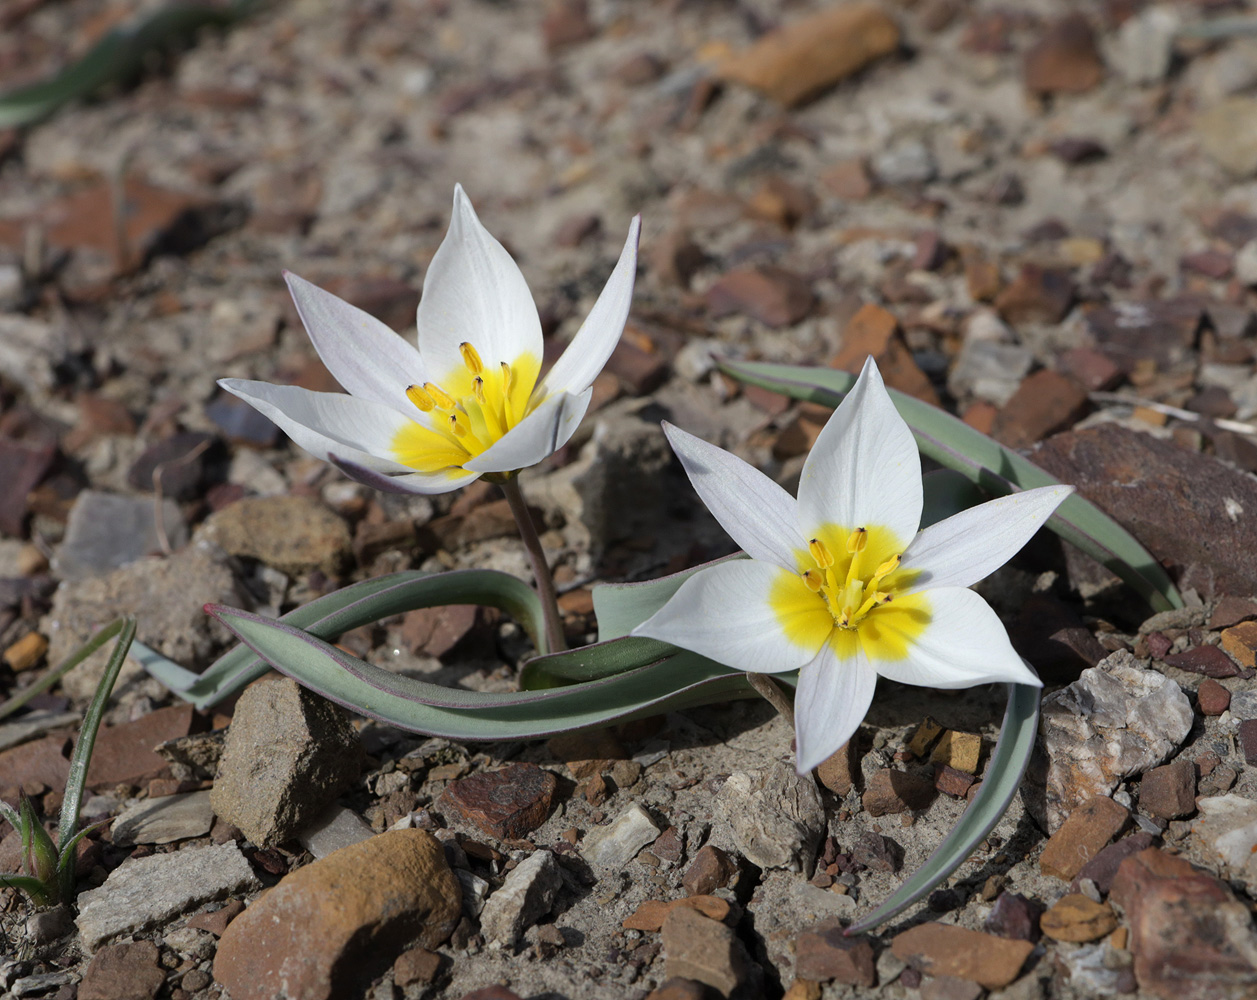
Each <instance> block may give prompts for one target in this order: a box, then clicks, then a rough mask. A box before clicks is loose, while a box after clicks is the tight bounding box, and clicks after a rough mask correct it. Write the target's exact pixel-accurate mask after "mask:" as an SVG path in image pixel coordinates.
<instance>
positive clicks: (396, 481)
mask: <svg viewBox="0 0 1257 1000" xmlns="http://www.w3.org/2000/svg"><path fill="white" fill-rule="evenodd" d="M327 460H328V461H329V462H331V463H332V464H333V465H334V466H336V468H338V469H340V471H341V472H343V473H344V474H345V475H347V476H348V477H349V478H350V479H355V480H357V481H358V482H360V483H362V484H363V485H364V486H370V487H371V488H372V489H373V490H379V491H380V492H381V493H422V494H426V495H432V494H435V493H449V492H451V491H453V490H456V489H458V488H460V487H462V486H466V485H467V484H468V483H470V482H472V481H474V480H476V479H479V478H480V473H478V472H463V471H462V470H461V469H459V470H454V471H452V472H411V473H408V474H406V475H404V476H387V475H385V474H384V473H382V472H375V471H373V470H371V469H368V468H367V467H366V466H365V465H359V464H358V463H357V462H354V461H351V460H350V459H347V458H341V457H340V455H338V454H336V453H335V452H333V453H332V454H330V455H328V457H327Z"/></svg>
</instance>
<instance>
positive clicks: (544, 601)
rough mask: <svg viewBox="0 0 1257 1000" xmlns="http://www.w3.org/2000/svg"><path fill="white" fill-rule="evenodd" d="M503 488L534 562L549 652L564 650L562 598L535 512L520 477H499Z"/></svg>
mask: <svg viewBox="0 0 1257 1000" xmlns="http://www.w3.org/2000/svg"><path fill="white" fill-rule="evenodd" d="M498 485H499V486H501V487H502V492H503V493H505V494H506V502H507V503H508V504H510V505H511V513H512V514H514V515H515V523H516V524H518V525H519V536H520V538H522V539H523V542H524V549H525V550H526V551H527V552H528V559H529V561H530V562H531V563H532V575H533V579H535V580H536V581H537V595H538V596H539V597H540V598H541V610H542V611H543V612H544V613H545V618H546V645H547V646H549V649H548V650H547V652H550V653H561V652H563V650H565V649H567V642H566V641H565V640H564V638H563V619H562V617H561V616H560V615H559V599H558V595H557V594H556V593H555V591H554V577H552V576H551V575H550V566H549V564H548V563H547V562H546V554H545V552H544V551H542V548H541V539H540V538H539V537H538V536H537V526H536V525H535V524H533V520H532V515H531V514H529V513H528V504H527V503H525V502H524V494H523V491H522V490H520V488H519V477H518V476H516V475H509V476H504V477H503V478H502V479H499V480H498Z"/></svg>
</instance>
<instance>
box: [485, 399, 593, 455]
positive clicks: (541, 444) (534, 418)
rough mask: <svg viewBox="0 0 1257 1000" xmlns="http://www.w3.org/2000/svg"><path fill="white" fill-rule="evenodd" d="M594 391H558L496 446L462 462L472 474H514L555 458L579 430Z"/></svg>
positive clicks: (503, 436) (506, 434) (513, 428)
mask: <svg viewBox="0 0 1257 1000" xmlns="http://www.w3.org/2000/svg"><path fill="white" fill-rule="evenodd" d="M592 395H593V390H592V389H586V390H585V391H584V392H582V393H580V394H579V395H572V394H571V393H566V392H556V393H555V394H554V395H553V396H551V397H550V398H549V399H547V400H546V401H545V402H544V403H542V404H541V405H540V406H538V407H537V408H536V409H535V410H533V411H532V413H530V414H528V416H526V417H525V418H524V419H523V420H521V421H520V422H519V423H517V424H516V425H515V426H514V427H512V428H511V429H510V430H509V431H507V432H506V433H505V434H503V435H502V437H500V438H499V439H498V440H497V441H496V442H494V444H492V445H491V446H490V447H489V448H487V449H486V450H485V451H482V452H481V453H480V454H479V455H477V456H476V457H475V458H473V459H472V460H471V461H470V462H465V463H463V468H464V469H470V470H471V471H472V472H515V471H516V470H517V469H527V468H528V467H529V466H531V465H536V464H537V463H538V462H540V461H541V460H542V459H544V458H545V457H546V456H547V455H552V454H554V452H556V451H558V450H559V449H560V448H562V447H563V445H565V444H567V440H568V438H570V437H571V436H572V432H573V431H575V430H576V426H577V425H578V424H579V423H580V421H581V417H583V416H584V415H585V411H586V410H587V409H588V408H589V400H590V397H591V396H592Z"/></svg>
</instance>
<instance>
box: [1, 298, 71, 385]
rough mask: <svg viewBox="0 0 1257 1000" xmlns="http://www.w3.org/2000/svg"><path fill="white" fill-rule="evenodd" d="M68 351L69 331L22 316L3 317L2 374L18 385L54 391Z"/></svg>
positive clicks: (12, 314) (10, 315) (13, 314)
mask: <svg viewBox="0 0 1257 1000" xmlns="http://www.w3.org/2000/svg"><path fill="white" fill-rule="evenodd" d="M67 350H68V344H67V336H66V331H64V330H62V329H59V328H58V327H55V326H53V325H52V324H50V323H45V322H43V321H42V320H37V319H34V318H32V317H30V316H23V315H21V314H20V313H6V314H0V374H4V375H7V376H8V377H9V378H10V379H12V380H13V381H14V382H16V383H17V384H18V385H36V386H39V388H41V389H51V388H52V386H53V385H54V384H55V383H56V375H55V373H54V371H53V369H54V368H55V366H56V365H58V364H59V363H60V362H61V361H62V359H63V358H64V357H65V355H66V352H67Z"/></svg>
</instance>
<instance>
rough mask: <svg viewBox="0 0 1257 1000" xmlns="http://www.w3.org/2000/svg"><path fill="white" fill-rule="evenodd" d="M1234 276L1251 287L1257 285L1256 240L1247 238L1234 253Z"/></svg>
mask: <svg viewBox="0 0 1257 1000" xmlns="http://www.w3.org/2000/svg"><path fill="white" fill-rule="evenodd" d="M1234 267H1235V277H1236V278H1238V279H1239V280H1240V281H1242V282H1243V283H1244V284H1246V285H1248V286H1249V287H1252V286H1253V285H1257V240H1249V241H1248V242H1247V243H1245V244H1244V245H1243V246H1242V247H1240V248H1239V250H1237V251H1236V253H1235V264H1234Z"/></svg>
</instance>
